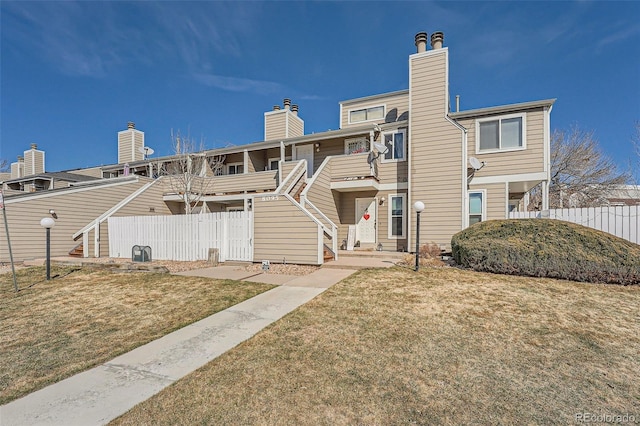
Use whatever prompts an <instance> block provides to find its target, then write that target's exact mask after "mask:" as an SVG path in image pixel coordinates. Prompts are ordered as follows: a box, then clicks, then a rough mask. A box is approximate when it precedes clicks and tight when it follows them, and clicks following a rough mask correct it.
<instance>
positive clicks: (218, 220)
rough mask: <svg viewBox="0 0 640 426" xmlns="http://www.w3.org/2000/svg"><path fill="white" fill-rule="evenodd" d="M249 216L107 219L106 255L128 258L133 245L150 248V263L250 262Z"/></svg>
mask: <svg viewBox="0 0 640 426" xmlns="http://www.w3.org/2000/svg"><path fill="white" fill-rule="evenodd" d="M252 243H253V213H252V212H244V211H242V212H223V213H206V214H192V215H173V216H129V217H110V218H109V256H110V257H125V258H127V257H131V250H132V248H133V246H135V245H138V246H149V247H151V258H152V260H181V261H190V260H207V258H208V256H209V249H211V248H217V249H218V250H219V260H220V261H221V262H225V261H227V260H242V261H252V260H253V244H252Z"/></svg>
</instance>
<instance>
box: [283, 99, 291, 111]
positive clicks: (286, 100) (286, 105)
mask: <svg viewBox="0 0 640 426" xmlns="http://www.w3.org/2000/svg"><path fill="white" fill-rule="evenodd" d="M283 102H284V109H289V107H290V106H291V99H289V98H284V101H283Z"/></svg>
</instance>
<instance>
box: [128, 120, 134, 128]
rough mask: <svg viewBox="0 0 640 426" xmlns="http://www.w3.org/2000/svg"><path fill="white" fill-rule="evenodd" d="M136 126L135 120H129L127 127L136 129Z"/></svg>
mask: <svg viewBox="0 0 640 426" xmlns="http://www.w3.org/2000/svg"><path fill="white" fill-rule="evenodd" d="M135 128H136V123H134V122H133V121H129V122H127V129H135Z"/></svg>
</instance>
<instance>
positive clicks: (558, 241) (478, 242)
mask: <svg viewBox="0 0 640 426" xmlns="http://www.w3.org/2000/svg"><path fill="white" fill-rule="evenodd" d="M451 249H452V254H453V258H454V259H455V261H456V263H458V264H459V265H461V266H463V267H467V268H471V269H473V270H476V271H483V272H493V273H497V274H510V275H525V276H533V277H549V278H560V279H567V280H573V281H584V282H602V283H615V284H625V285H627V284H640V245H637V244H634V243H632V242H629V241H627V240H624V239H622V238H618V237H616V236H614V235H611V234H608V233H606V232H602V231H597V230H595V229H591V228H587V227H585V226H582V225H577V224H574V223H569V222H564V221H561V220H555V219H508V220H490V221H486V222H480V223H477V224H475V225H473V226H470V227H469V228H467V229H465V230H463V231H461V232H458V233H457V234H456V235H454V236H453V238H452V239H451Z"/></svg>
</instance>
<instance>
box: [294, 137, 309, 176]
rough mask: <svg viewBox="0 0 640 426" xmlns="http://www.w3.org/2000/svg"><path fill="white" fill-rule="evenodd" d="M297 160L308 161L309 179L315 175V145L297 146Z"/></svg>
mask: <svg viewBox="0 0 640 426" xmlns="http://www.w3.org/2000/svg"><path fill="white" fill-rule="evenodd" d="M295 148H296V160H302V159H305V160H307V177H308V178H310V177H311V176H312V175H313V144H308V145H296V147H295Z"/></svg>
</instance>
